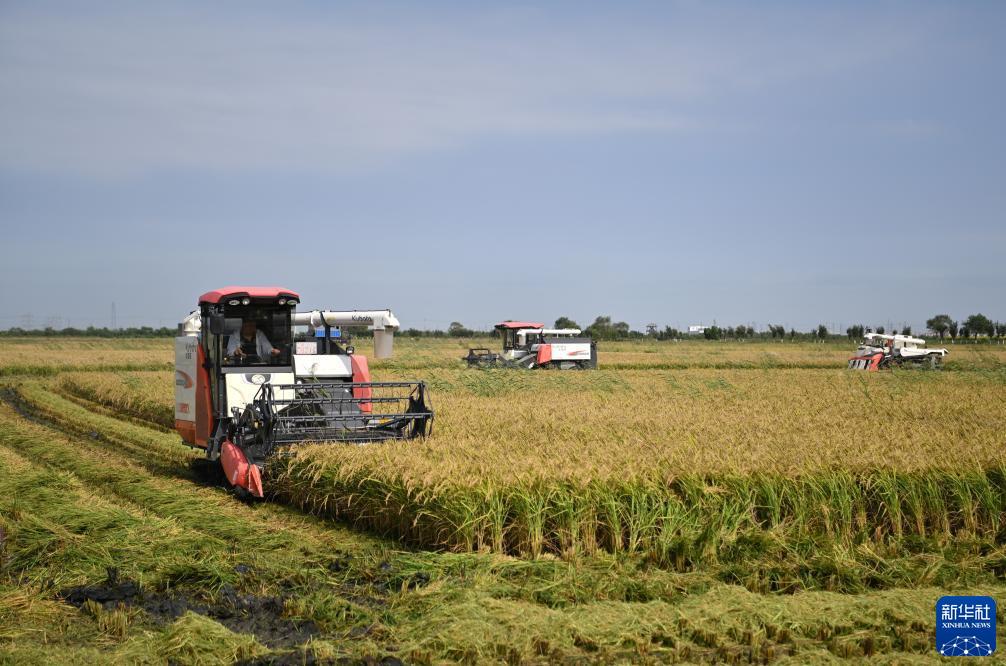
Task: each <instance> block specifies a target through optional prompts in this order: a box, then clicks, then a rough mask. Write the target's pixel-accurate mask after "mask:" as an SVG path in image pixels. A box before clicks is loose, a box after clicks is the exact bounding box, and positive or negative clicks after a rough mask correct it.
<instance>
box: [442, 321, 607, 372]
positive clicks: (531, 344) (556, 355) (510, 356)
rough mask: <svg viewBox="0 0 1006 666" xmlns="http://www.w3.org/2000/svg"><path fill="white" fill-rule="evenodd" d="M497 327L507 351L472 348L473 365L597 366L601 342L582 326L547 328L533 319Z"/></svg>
mask: <svg viewBox="0 0 1006 666" xmlns="http://www.w3.org/2000/svg"><path fill="white" fill-rule="evenodd" d="M495 329H496V330H497V331H499V334H500V337H502V338H503V353H502V354H496V353H494V352H491V351H489V350H488V349H485V348H475V349H469V350H468V356H465V357H464V358H463V359H462V360H464V361H467V362H468V365H469V367H479V368H487V367H489V368H491V367H498V366H499V367H514V368H558V369H560V370H586V369H589V368H597V343H596V342H594V341H593V340H591V339H590V338H589V337H585V336H582V335H581V333H582V332H581V331H580V329H578V328H545V325H544V324H540V323H537V322H530V321H504V322H501V323H499V324H496V326H495Z"/></svg>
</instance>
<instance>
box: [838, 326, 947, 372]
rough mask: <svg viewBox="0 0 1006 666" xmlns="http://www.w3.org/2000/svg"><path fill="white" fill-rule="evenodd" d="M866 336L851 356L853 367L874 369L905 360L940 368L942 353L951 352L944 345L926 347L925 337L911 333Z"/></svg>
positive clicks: (901, 362) (902, 363) (906, 362)
mask: <svg viewBox="0 0 1006 666" xmlns="http://www.w3.org/2000/svg"><path fill="white" fill-rule="evenodd" d="M863 337H864V338H865V339H864V341H863V344H861V345H859V347H858V348H857V349H856V355H855V356H853V357H851V358H850V359H849V367H850V368H852V369H854V370H870V371H875V370H881V369H883V368H889V367H891V366H892V365H897V366H901V365H905V364H909V365H914V366H925V367H930V368H938V367H940V365H941V364H942V363H943V357H944V356H946V355H947V354H949V353H950V351H949V350H947V349H943V348H940V349H926V346H925V345H926V341H925V340H923V339H922V338H913V337H912V336H910V335H884V334H883V333H867V334H866V335H865V336H863Z"/></svg>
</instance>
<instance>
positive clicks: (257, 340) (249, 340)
mask: <svg viewBox="0 0 1006 666" xmlns="http://www.w3.org/2000/svg"><path fill="white" fill-rule="evenodd" d="M280 353H281V352H280V350H278V349H276V348H275V347H273V346H272V343H271V342H269V338H267V337H266V335H265V333H263V332H262V331H260V330H258V326H257V325H256V324H255V320H254V319H247V320H245V321H243V322H241V333H240V334H239V335H232V336H230V338H229V339H228V340H227V351H226V352H225V354H226V355H227V356H229V357H232V358H235V359H239V360H240V359H245V358H247V357H249V356H257V357H259V358H260V359H261V360H262V361H265V360H267V359H270V358H276V357H277V356H279V355H280Z"/></svg>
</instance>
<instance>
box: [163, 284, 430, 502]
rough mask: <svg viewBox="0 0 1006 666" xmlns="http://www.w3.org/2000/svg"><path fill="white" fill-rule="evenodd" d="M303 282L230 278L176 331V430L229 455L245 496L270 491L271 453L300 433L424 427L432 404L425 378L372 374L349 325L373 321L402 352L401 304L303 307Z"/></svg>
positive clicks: (409, 433)
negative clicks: (266, 477)
mask: <svg viewBox="0 0 1006 666" xmlns="http://www.w3.org/2000/svg"><path fill="white" fill-rule="evenodd" d="M299 303H300V296H299V295H298V294H297V292H294V291H291V290H289V289H284V288H282V287H241V286H234V287H224V288H222V289H216V290H214V291H209V292H206V293H205V294H203V295H202V296H200V297H199V307H198V309H197V310H194V311H193V312H192V313H191V314H189V315H188V316H187V317H186V318H185V319H184V320H183V321H182V322H181V324H179V336H178V337H177V338H175V429H176V430H177V431H178V433H179V434H180V435H181V436H182V440H183V441H185V442H186V443H188V444H190V445H192V446H195V447H199V448H202V449H205V451H206V457H207V458H208V459H209V460H211V461H217V460H219V461H220V464H221V465H222V467H223V470H224V473H225V474H226V476H227V479H228V481H229V482H230V483H231V485H233V486H234V487H235V490H236V491H238V492H239V493H241V494H245V493H247V494H250V495H253V496H256V497H262V495H263V488H262V472H263V469H264V463H265V461H266V460H267V459H268V458H269V457H270V456H271V455H274V454H275V453H277V452H278V451H279V450H288V448H289V447H291V446H293V445H296V444H298V443H301V442H312V443H315V442H317V443H339V442H350V443H365V442H374V441H381V440H387V439H410V438H415V437H423V436H425V435H427V434H428V433H429V432H430V431H431V429H432V423H433V410H432V409H431V408H430V406H429V405H428V404H427V399H426V398H427V391H426V385H425V384H424V383H422V382H373V381H371V379H370V369H369V365H368V363H367V358H366V357H365V356H361V355H359V354H356V353H355V350H354V349H353V347H352V345H351V344H350V339H349V338H348V336H347V334H346V333H347V332H346V329H348V328H352V327H359V326H362V327H366V328H368V329H370V330H371V331H373V335H374V352H375V355H376V357H377V358H386V357H388V356H391V354H392V347H393V341H394V334H395V331H397V330H398V328H399V322H398V319H397V318H396V317H395V315H394V314H393V313H392V312H391V310H350V311H330V310H324V311H322V310H314V311H310V312H296V307H297V305H298V304H299Z"/></svg>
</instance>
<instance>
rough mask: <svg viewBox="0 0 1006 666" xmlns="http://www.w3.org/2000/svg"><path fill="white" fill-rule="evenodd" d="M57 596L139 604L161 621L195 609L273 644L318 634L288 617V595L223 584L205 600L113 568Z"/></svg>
mask: <svg viewBox="0 0 1006 666" xmlns="http://www.w3.org/2000/svg"><path fill="white" fill-rule="evenodd" d="M57 597H58V598H59V599H62V600H63V601H66V602H67V603H68V604H70V605H72V606H76V607H77V608H80V607H81V606H83V605H84V604H85V603H86V602H87V601H93V602H96V603H99V604H101V605H102V606H103V607H104V608H106V609H109V610H110V609H113V608H116V607H118V606H119V605H122V606H126V607H132V608H139V609H141V610H143V611H144V612H145V613H146V614H147V615H148V616H149V617H150V618H151V619H152V620H153V621H154V622H155V623H158V624H166V623H168V622H171V621H173V620H175V619H177V618H179V617H181V616H182V615H184V614H185V613H186V612H188V611H192V612H193V613H198V614H200V615H205V616H206V617H209V618H212V619H214V620H216V621H217V622H219V623H220V624H222V625H223V626H225V627H227V628H228V629H230V630H231V631H233V632H235V633H239V634H251V635H252V636H254V637H255V638H256V640H258V642H260V643H262V644H263V645H265V646H267V647H270V648H283V647H293V646H296V645H301V644H303V643H304V642H306V641H307V640H309V639H310V638H312V637H313V636H315V635H316V634H318V627H317V625H315V623H314V622H312V621H310V620H306V621H300V620H291V619H290V618H287V617H284V615H283V613H284V611H285V608H286V600H285V599H284V598H283V597H278V596H256V595H252V594H240V593H239V592H237V591H236V590H235V589H234V588H232V587H230V586H225V587H223V588H221V590H220V592H219V594H218V595H217V598H216V599H215V600H214V601H212V602H205V601H202V600H200V599H198V598H196V597H195V596H192V595H187V594H184V593H178V592H174V593H172V594H162V593H158V592H147V591H144V590H142V589H141V587H140V585H139V584H138V583H136V582H135V581H131V580H120V579H119V573H118V571H117V570H116V569H114V568H109V569H108V571H107V575H106V579H105V581H104V582H103V583H99V584H96V585H81V586H77V587H71V588H67V589H64V590H61V591H60V592H59V593H58V594H57Z"/></svg>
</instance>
